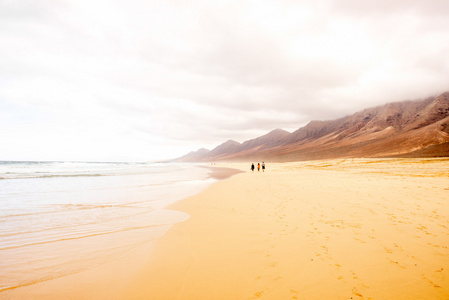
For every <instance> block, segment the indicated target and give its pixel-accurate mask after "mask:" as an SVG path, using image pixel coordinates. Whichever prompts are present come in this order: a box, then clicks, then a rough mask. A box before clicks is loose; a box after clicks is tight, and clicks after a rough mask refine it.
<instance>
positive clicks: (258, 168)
mask: <svg viewBox="0 0 449 300" xmlns="http://www.w3.org/2000/svg"><path fill="white" fill-rule="evenodd" d="M251 171H252V172H254V164H251ZM257 171H258V172H260V164H259V163H257ZM262 172H265V163H264V162H262Z"/></svg>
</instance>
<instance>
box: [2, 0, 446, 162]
mask: <svg viewBox="0 0 449 300" xmlns="http://www.w3.org/2000/svg"><path fill="white" fill-rule="evenodd" d="M447 90H449V1H447V0H395V1H391V0H376V1H363V0H335V1H332V0H318V1H309V0H304V1H288V0H284V1H266V0H257V1H242V0H239V1H213V0H210V1H194V0H193V1H181V0H172V1H170V0H164V1H150V0H127V1H125V0H115V1H110V0H47V1H45V0H0V140H1V143H0V160H87V161H142V160H155V159H163V158H173V157H178V156H181V155H183V154H185V153H187V152H189V151H191V150H196V149H198V148H201V147H206V148H213V147H215V146H217V145H218V144H220V143H221V142H224V141H226V140H228V139H234V140H236V141H238V142H242V141H244V140H247V139H250V138H255V137H258V136H260V135H262V134H265V133H267V132H269V131H271V130H272V129H275V128H283V129H285V130H288V131H294V130H296V129H298V128H299V127H302V126H304V125H306V124H307V123H308V122H309V121H311V120H328V119H335V118H339V117H343V116H345V115H348V114H352V113H354V112H356V111H359V110H361V109H364V108H368V107H372V106H376V105H380V104H384V103H387V102H392V101H400V100H407V99H419V98H423V97H427V96H431V95H436V94H439V93H441V92H443V91H447Z"/></svg>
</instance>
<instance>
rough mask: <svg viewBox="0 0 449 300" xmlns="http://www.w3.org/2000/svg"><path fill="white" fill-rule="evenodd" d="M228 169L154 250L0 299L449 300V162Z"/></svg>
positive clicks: (187, 203)
mask: <svg viewBox="0 0 449 300" xmlns="http://www.w3.org/2000/svg"><path fill="white" fill-rule="evenodd" d="M226 166H227V167H234V168H241V169H242V170H245V171H246V170H248V171H246V172H245V173H242V174H238V175H235V176H233V177H232V178H229V179H227V180H224V181H220V182H218V183H215V184H214V185H212V186H211V187H209V188H208V189H206V190H205V191H203V192H201V193H200V194H198V195H196V196H193V197H190V198H187V199H185V200H183V201H181V202H178V203H176V204H174V205H172V206H171V207H170V209H174V210H180V211H184V212H187V213H188V214H189V215H190V218H189V219H188V220H187V221H184V222H182V223H179V224H176V225H174V226H173V227H172V228H171V229H170V230H169V232H168V233H167V234H166V235H164V236H163V237H162V238H161V239H159V240H158V241H157V242H155V243H152V244H146V245H143V246H142V247H141V248H139V249H137V250H136V251H134V252H133V253H132V254H131V255H127V256H125V257H123V258H122V259H121V260H120V261H116V262H114V263H111V264H108V265H105V266H101V267H99V268H96V269H92V270H89V271H87V272H84V273H80V274H75V275H73V276H66V277H65V278H61V279H58V280H54V281H47V282H43V283H41V284H35V285H33V286H29V287H24V288H19V289H15V290H12V291H9V292H8V293H2V294H0V298H2V299H4V298H6V299H8V298H11V299H20V298H28V299H30V298H31V299H33V298H34V299H36V298H46V299H50V298H51V299H63V298H66V299H448V298H449V160H448V159H425V160H423V159H366V160H365V159H358V160H331V161H315V162H298V163H283V164H270V163H268V164H267V170H266V172H262V171H260V172H257V171H255V172H254V173H252V172H251V171H249V164H232V165H229V164H228V165H226Z"/></svg>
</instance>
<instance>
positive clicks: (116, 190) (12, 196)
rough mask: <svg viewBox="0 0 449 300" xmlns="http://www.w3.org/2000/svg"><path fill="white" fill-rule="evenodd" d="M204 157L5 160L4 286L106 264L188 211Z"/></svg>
mask: <svg viewBox="0 0 449 300" xmlns="http://www.w3.org/2000/svg"><path fill="white" fill-rule="evenodd" d="M209 172H210V170H209V169H207V168H204V167H201V166H198V165H186V164H164V163H87V162H0V292H1V291H4V290H8V289H13V288H16V287H20V286H26V285H31V284H34V283H37V282H42V281H45V280H49V279H53V278H58V277H61V276H66V275H69V274H74V273H77V272H80V271H83V270H87V269H89V268H92V267H95V266H97V265H101V264H104V263H107V262H110V261H113V260H114V259H117V258H119V257H121V256H123V255H124V254H126V253H128V252H129V251H132V250H133V249H135V248H136V247H138V246H139V245H142V244H143V243H147V242H148V241H151V240H154V239H157V238H159V237H160V236H162V235H163V234H164V233H165V232H166V231H167V230H168V229H169V228H170V226H171V225H173V224H175V223H177V222H181V221H183V220H185V219H187V218H188V215H187V214H186V213H183V212H179V211H173V210H168V209H164V208H165V207H166V206H168V205H169V204H171V203H173V202H175V201H178V200H180V199H182V198H185V197H186V196H189V195H193V194H194V193H196V192H198V191H200V190H201V189H204V188H205V187H206V186H208V185H210V184H211V183H212V182H213V181H214V179H212V178H210V176H209Z"/></svg>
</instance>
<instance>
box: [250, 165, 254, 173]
mask: <svg viewBox="0 0 449 300" xmlns="http://www.w3.org/2000/svg"><path fill="white" fill-rule="evenodd" d="M251 171H253V172H254V164H251Z"/></svg>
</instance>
